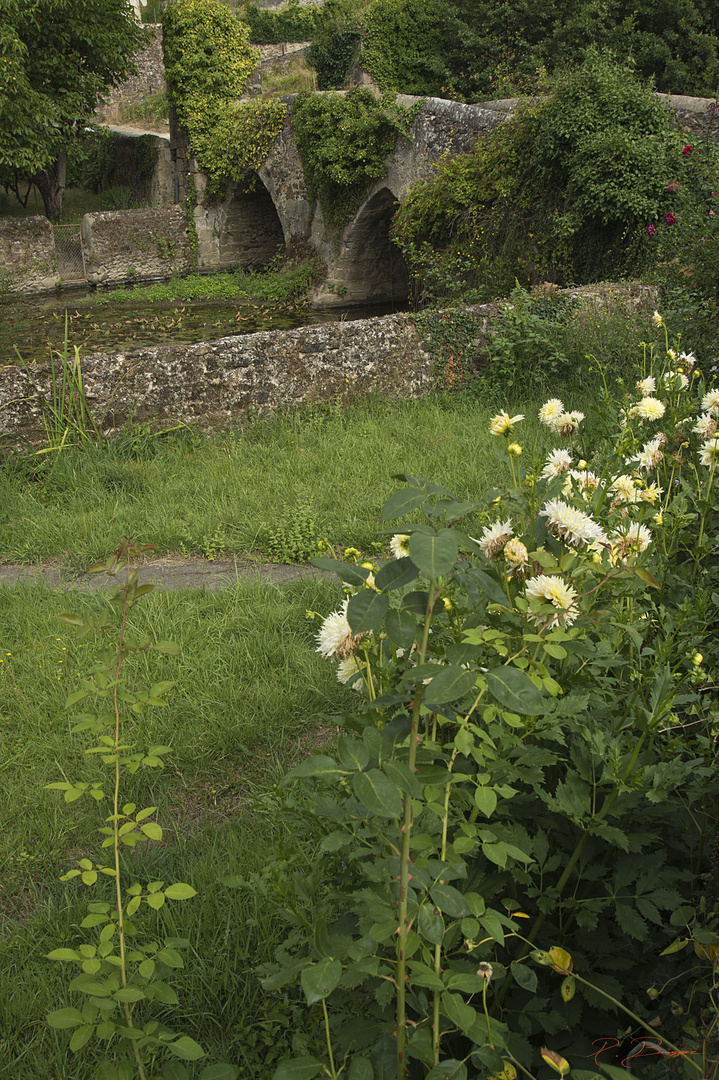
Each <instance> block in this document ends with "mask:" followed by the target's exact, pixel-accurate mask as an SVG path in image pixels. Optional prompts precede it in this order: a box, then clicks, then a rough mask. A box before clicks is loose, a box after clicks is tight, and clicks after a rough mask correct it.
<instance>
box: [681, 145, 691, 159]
mask: <svg viewBox="0 0 719 1080" xmlns="http://www.w3.org/2000/svg"><path fill="white" fill-rule="evenodd" d="M691 152H692V148H691V146H685V147H684V149H683V150H682V153H683V154H684V157H689V155H690V154H691Z"/></svg>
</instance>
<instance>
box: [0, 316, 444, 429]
mask: <svg viewBox="0 0 719 1080" xmlns="http://www.w3.org/2000/svg"><path fill="white" fill-rule="evenodd" d="M82 368H83V376H84V384H85V393H86V397H87V402H88V405H89V407H90V411H91V414H92V416H93V417H94V418H95V421H96V422H97V423H98V424H99V423H102V426H103V428H104V429H105V430H106V431H113V430H117V429H121V428H122V427H123V426H124V425H125V423H126V422H127V421H128V419H129V418H130V417H132V418H133V419H134V420H135V421H148V422H169V421H184V422H185V423H188V424H197V425H200V426H202V427H207V428H219V427H224V426H226V425H227V424H229V423H231V422H232V421H233V420H237V419H240V418H241V417H242V416H243V415H245V414H246V413H247V412H248V411H249V410H258V411H260V412H262V411H268V410H271V409H274V408H277V407H279V406H292V405H299V404H302V403H308V402H322V401H334V400H336V399H337V398H340V399H342V398H346V397H349V396H354V395H357V394H359V395H362V394H366V393H369V392H370V391H380V392H383V393H388V394H397V395H401V396H402V397H419V396H420V395H421V394H423V393H425V392H426V391H427V390H429V388H430V385H431V359H430V356H429V354H428V353H427V352H426V351H425V349H424V348H423V346H422V343H421V341H420V339H419V335H418V334H417V330H416V328H415V325H414V321H413V319H412V317H411V316H410V315H405V314H401V315H387V316H385V317H383V318H374V319H361V320H357V321H355V322H336V323H325V324H323V325H320V326H305V327H301V328H300V329H298V330H280V331H266V332H263V333H259V334H244V335H240V336H237V337H229V338H221V339H220V340H219V341H209V342H202V343H201V344H199V345H160V346H157V347H155V348H152V349H137V350H134V351H132V352H127V353H125V354H118V355H114V356H107V355H104V354H97V353H95V354H92V355H89V356H87V357H84V358H83V360H82ZM32 376H33V379H34V380H35V382H36V384H37V386H38V388H39V390H40V392H41V394H42V395H43V396H45V397H46V398H48V399H49V398H50V385H51V368H50V365H49V364H42V365H40V364H38V365H34V366H33V368H32ZM0 435H2V436H4V437H5V439H6V440H7V441H9V442H10V443H11V444H12V443H13V442H17V441H19V440H20V439H21V438H25V439H29V440H30V441H31V442H41V441H42V439H43V425H42V404H41V402H40V401H39V400H38V393H37V391H36V390H35V389H34V387H33V384H32V382H31V380H30V378H29V377H28V374H27V372H26V371H25V370H24V369H23V368H22V367H20V366H17V365H8V366H5V367H0Z"/></svg>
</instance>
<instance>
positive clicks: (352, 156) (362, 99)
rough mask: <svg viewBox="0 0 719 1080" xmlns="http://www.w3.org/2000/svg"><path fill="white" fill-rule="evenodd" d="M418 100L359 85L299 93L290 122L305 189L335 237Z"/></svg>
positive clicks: (375, 176) (406, 130)
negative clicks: (406, 102)
mask: <svg viewBox="0 0 719 1080" xmlns="http://www.w3.org/2000/svg"><path fill="white" fill-rule="evenodd" d="M418 107H419V106H418V105H415V106H412V108H409V109H407V108H405V107H403V106H401V105H397V104H396V103H395V102H394V101H393V100H390V99H388V98H385V97H383V98H379V99H378V98H376V97H375V96H374V94H373V93H372V92H371V90H366V89H363V88H361V87H358V88H357V89H355V90H351V91H350V92H349V93H348V94H347V95H346V96H345V95H340V94H322V95H319V94H307V93H305V94H300V95H298V97H297V99H296V100H295V102H294V105H293V107H292V123H293V126H294V129H295V132H296V138H297V149H298V151H299V155H300V158H301V160H302V166H303V168H304V173H305V181H306V183H307V190H308V193H309V195H310V199H311V200H312V201H314V200H317V201H318V202H319V204H320V206H321V208H322V216H323V218H324V222H325V225H326V226H327V227H328V229H329V230H331V232H332V233H333V234H334V237H335V239H337V238H338V237H339V233H340V232H341V231H342V229H343V228H344V226H345V225H346V224H347V223H348V221H349V220H350V219H351V218H352V216H353V214H354V213H355V211H356V210H357V209H358V208H359V206H360V204H361V202H362V200H363V199H364V197H365V194H366V192H367V189H368V188H369V187H370V185H371V184H372V182H373V181H374V180H378V179H379V178H380V177H381V176H384V174H385V171H386V166H385V159H386V158H387V157H388V155H389V154H391V153H393V151H394V149H395V147H396V146H397V139H398V138H399V137H400V136H401V135H402V136H405V137H407V136H408V135H409V129H410V125H411V124H412V121H413V120H414V118H415V116H416V114H417V109H418Z"/></svg>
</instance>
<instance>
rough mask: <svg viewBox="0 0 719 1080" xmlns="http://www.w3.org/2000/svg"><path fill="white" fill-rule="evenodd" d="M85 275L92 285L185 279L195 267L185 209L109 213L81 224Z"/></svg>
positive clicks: (92, 217) (98, 215)
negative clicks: (176, 277)
mask: <svg viewBox="0 0 719 1080" xmlns="http://www.w3.org/2000/svg"><path fill="white" fill-rule="evenodd" d="M82 241H83V246H84V249H85V271H86V274H87V280H88V281H89V282H90V283H91V284H92V285H109V284H113V285H116V284H120V283H122V282H127V281H133V280H141V279H147V278H161V277H169V276H170V275H171V274H173V273H178V274H184V273H188V272H189V271H190V270H191V269H192V266H193V259H192V252H191V246H190V237H189V234H188V228H187V218H186V216H185V211H184V208H183V207H181V206H173V207H171V208H170V209H168V210H158V209H144V210H107V211H104V212H103V213H99V214H85V216H84V218H83V219H82Z"/></svg>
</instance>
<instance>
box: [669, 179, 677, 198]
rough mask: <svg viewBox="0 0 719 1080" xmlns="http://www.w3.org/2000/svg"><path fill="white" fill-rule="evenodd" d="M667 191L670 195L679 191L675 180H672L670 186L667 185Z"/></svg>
mask: <svg viewBox="0 0 719 1080" xmlns="http://www.w3.org/2000/svg"><path fill="white" fill-rule="evenodd" d="M667 191H668V192H669V194H670V195H676V193H677V192H678V191H679V184H678V183H677V182H676V180H672V182H671V184H668V185H667Z"/></svg>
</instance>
